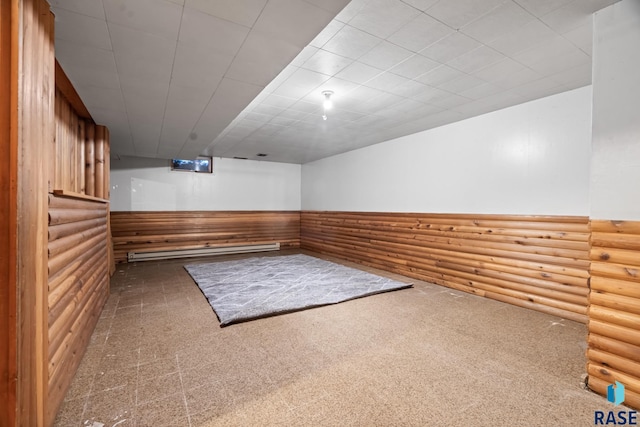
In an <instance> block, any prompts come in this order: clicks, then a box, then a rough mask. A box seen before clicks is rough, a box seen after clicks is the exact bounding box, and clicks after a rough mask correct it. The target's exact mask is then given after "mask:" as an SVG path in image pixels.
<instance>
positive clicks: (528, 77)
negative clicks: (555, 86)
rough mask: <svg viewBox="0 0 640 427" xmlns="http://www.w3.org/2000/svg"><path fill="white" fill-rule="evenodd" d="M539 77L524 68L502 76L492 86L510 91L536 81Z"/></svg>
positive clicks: (537, 74)
mask: <svg viewBox="0 0 640 427" xmlns="http://www.w3.org/2000/svg"><path fill="white" fill-rule="evenodd" d="M541 77H542V76H541V75H540V74H539V73H536V72H535V71H533V70H532V69H530V68H527V67H524V68H523V69H522V70H520V71H516V72H515V73H511V74H508V75H505V76H503V77H502V78H501V79H499V80H496V81H494V82H493V84H495V85H497V86H500V87H502V88H505V89H512V88H515V87H518V86H520V85H523V84H525V83H529V82H532V81H534V80H538V79H540V78H541Z"/></svg>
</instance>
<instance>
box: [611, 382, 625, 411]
mask: <svg viewBox="0 0 640 427" xmlns="http://www.w3.org/2000/svg"><path fill="white" fill-rule="evenodd" d="M607 400H608V401H609V402H611V403H613V404H614V405H616V406H618V405H619V404H621V403H622V402H624V385H623V384H622V383H621V382H620V381H616V384H615V385H613V384H611V385H609V387H607Z"/></svg>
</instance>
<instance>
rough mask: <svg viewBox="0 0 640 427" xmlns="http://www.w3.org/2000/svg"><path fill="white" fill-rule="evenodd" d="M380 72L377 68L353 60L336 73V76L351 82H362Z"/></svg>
mask: <svg viewBox="0 0 640 427" xmlns="http://www.w3.org/2000/svg"><path fill="white" fill-rule="evenodd" d="M380 73H382V70H380V69H378V68H375V67H371V66H369V65H366V64H363V63H361V62H354V63H353V64H351V65H349V66H348V67H346V68H345V69H344V70H342V71H341V72H339V73H338V74H336V77H338V78H340V79H343V80H347V81H350V82H353V83H358V84H362V83H364V82H366V81H368V80H371V79H372V78H374V77H375V76H377V75H378V74H380Z"/></svg>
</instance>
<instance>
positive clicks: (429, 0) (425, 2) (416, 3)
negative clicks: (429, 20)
mask: <svg viewBox="0 0 640 427" xmlns="http://www.w3.org/2000/svg"><path fill="white" fill-rule="evenodd" d="M438 1H439V0H404V2H405V3H407V4H408V5H411V6H413V7H415V8H416V9H420V10H422V11H423V12H424V11H426V10H427V9H429V8H430V7H431V6H433V5H434V4H436V3H438Z"/></svg>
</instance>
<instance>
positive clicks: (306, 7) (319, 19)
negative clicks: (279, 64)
mask: <svg viewBox="0 0 640 427" xmlns="http://www.w3.org/2000/svg"><path fill="white" fill-rule="evenodd" d="M332 18H333V14H332V13H330V12H328V11H326V10H324V9H321V8H319V7H317V6H314V5H312V4H309V3H305V2H304V1H302V0H269V1H268V2H267V5H266V6H265V7H264V9H263V10H262V13H261V14H260V16H259V17H258V20H257V21H256V23H255V25H254V26H253V29H254V30H255V31H259V32H261V33H264V34H268V35H269V36H270V38H275V39H279V40H281V41H284V42H286V43H288V44H290V45H292V46H297V47H298V50H300V49H302V48H303V47H305V46H306V45H307V44H309V42H310V41H311V40H313V38H314V37H315V36H316V35H318V33H319V32H320V31H322V29H323V28H324V27H326V26H327V24H328V23H329V22H330V21H331V19H332Z"/></svg>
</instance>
